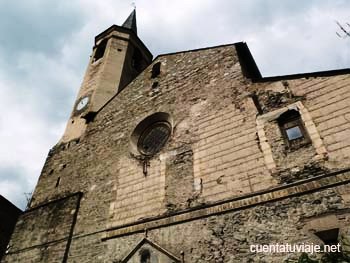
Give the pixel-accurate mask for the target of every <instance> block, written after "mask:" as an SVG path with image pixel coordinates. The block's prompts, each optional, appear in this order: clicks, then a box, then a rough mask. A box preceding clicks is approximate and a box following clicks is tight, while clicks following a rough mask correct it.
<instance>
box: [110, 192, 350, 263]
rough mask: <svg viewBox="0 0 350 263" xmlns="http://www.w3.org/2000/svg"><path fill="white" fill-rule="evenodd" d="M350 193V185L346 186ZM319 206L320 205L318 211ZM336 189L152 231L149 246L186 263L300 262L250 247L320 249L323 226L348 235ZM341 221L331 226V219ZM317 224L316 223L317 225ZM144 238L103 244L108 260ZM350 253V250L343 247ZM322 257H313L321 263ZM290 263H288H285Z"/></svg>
mask: <svg viewBox="0 0 350 263" xmlns="http://www.w3.org/2000/svg"><path fill="white" fill-rule="evenodd" d="M347 187H349V185H347ZM316 204H317V205H316ZM345 208H346V206H344V203H343V202H342V199H341V197H340V196H339V195H338V194H337V188H332V189H327V190H324V191H320V192H317V193H313V194H308V195H304V196H299V197H293V198H290V199H286V200H282V201H278V202H274V203H269V204H265V205H259V206H255V207H253V208H249V209H245V210H239V211H236V212H231V213H228V214H224V215H219V216H218V215H216V216H213V217H209V218H205V219H200V220H196V221H191V222H187V223H182V224H178V225H173V226H168V227H165V228H160V229H155V230H150V231H148V233H147V236H148V238H149V239H150V240H152V241H154V242H156V243H161V244H162V246H163V247H164V248H165V249H167V250H169V251H170V252H172V253H173V254H175V255H178V256H180V255H181V251H183V252H184V259H185V262H198V263H199V262H232V263H236V262H271V263H281V262H297V261H298V257H299V256H300V253H290V254H283V253H280V254H272V253H254V252H250V251H249V246H250V245H252V244H259V245H260V244H274V243H279V244H286V243H289V244H298V243H299V244H300V243H308V244H311V243H313V244H322V242H321V241H320V240H319V239H318V238H317V237H316V236H315V235H314V232H315V231H320V230H324V229H323V226H324V225H327V224H328V226H331V228H333V227H343V230H342V231H343V233H348V234H349V233H350V232H349V231H350V228H349V225H350V213H349V209H345ZM336 211H338V212H337V215H336V216H334V218H335V220H334V219H333V220H332V221H331V222H329V218H328V216H329V214H331V213H332V212H333V213H334V212H336ZM315 218H317V220H314V219H315ZM143 236H144V235H142V234H134V235H132V236H126V237H120V238H115V239H110V240H107V241H105V242H106V243H107V244H108V250H107V251H108V252H107V255H106V258H107V259H108V260H110V261H112V260H116V261H117V262H118V260H120V259H122V258H123V257H125V256H126V255H127V254H128V253H129V251H130V250H132V249H133V248H134V247H135V246H136V244H137V243H138V242H139V241H140V240H141V239H142V237H143ZM343 249H346V251H348V252H347V253H349V252H350V247H349V246H345V245H344V246H343ZM320 256H322V254H314V255H313V256H312V257H314V258H317V257H320ZM287 260H290V261H287Z"/></svg>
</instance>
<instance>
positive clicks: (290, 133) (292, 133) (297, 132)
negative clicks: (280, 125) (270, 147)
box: [286, 126, 304, 141]
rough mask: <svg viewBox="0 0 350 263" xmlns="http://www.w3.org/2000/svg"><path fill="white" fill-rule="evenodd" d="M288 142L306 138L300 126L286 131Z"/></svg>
mask: <svg viewBox="0 0 350 263" xmlns="http://www.w3.org/2000/svg"><path fill="white" fill-rule="evenodd" d="M286 133H287V137H288V140H290V141H292V140H295V139H299V138H302V137H304V136H303V133H302V131H301V129H300V127H299V126H295V127H293V128H289V129H286Z"/></svg>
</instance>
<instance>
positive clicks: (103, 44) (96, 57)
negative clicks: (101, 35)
mask: <svg viewBox="0 0 350 263" xmlns="http://www.w3.org/2000/svg"><path fill="white" fill-rule="evenodd" d="M107 42H108V39H104V40H102V42H101V43H100V44H98V46H97V47H96V51H95V53H94V59H93V62H95V61H97V60H99V59H100V58H102V57H103V55H104V54H105V51H106V47H107Z"/></svg>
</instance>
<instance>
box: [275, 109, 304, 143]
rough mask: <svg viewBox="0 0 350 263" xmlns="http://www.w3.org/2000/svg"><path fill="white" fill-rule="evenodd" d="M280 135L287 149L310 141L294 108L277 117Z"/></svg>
mask: <svg viewBox="0 0 350 263" xmlns="http://www.w3.org/2000/svg"><path fill="white" fill-rule="evenodd" d="M278 124H279V126H280V129H281V132H282V135H283V137H284V139H285V142H286V145H287V146H288V148H289V149H297V148H299V147H301V146H303V145H306V144H308V143H310V140H309V137H308V135H307V133H306V130H305V128H304V124H303V122H302V119H301V116H300V114H299V112H298V111H296V110H289V111H287V112H285V113H283V114H282V115H281V116H280V117H279V118H278Z"/></svg>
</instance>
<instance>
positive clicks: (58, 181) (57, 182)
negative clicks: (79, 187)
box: [55, 177, 61, 188]
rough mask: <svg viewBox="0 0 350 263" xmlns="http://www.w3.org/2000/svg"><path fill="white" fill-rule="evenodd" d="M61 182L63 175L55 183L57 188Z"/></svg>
mask: <svg viewBox="0 0 350 263" xmlns="http://www.w3.org/2000/svg"><path fill="white" fill-rule="evenodd" d="M60 182H61V177H58V178H57V181H56V185H55V187H56V188H57V187H58V186H59V185H60Z"/></svg>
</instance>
